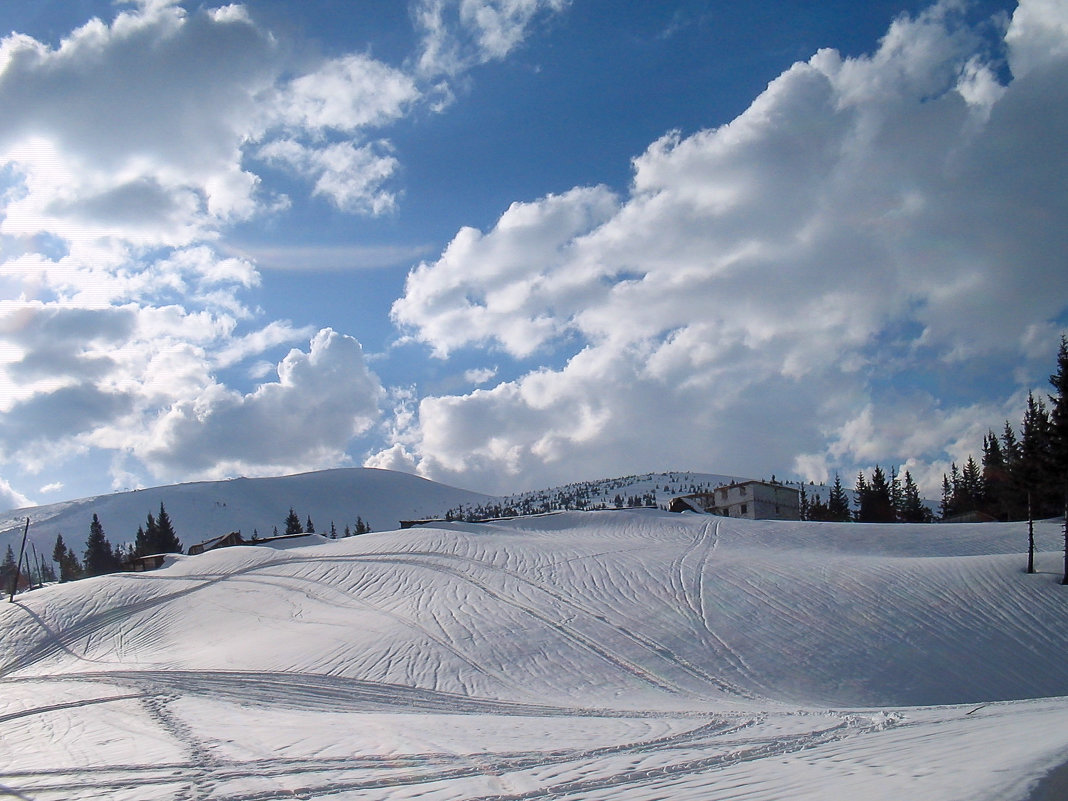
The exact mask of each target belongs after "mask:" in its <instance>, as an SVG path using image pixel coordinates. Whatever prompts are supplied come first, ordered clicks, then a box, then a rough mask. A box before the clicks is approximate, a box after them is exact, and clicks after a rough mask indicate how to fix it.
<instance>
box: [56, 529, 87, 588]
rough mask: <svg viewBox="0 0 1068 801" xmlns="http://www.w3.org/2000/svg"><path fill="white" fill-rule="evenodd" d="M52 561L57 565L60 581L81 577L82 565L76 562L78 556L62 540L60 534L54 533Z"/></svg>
mask: <svg viewBox="0 0 1068 801" xmlns="http://www.w3.org/2000/svg"><path fill="white" fill-rule="evenodd" d="M52 561H53V562H55V563H56V564H57V565H59V580H60V581H74V580H75V579H78V578H81V577H82V566H81V564H80V563H79V562H78V557H77V556H76V555H75V554H74V551H72V550H71V549H70V548H68V547H67V545H66V543H64V542H63V535H62V534H57V535H56V544H55V547H53V548H52Z"/></svg>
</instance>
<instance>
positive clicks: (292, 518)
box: [286, 506, 304, 536]
mask: <svg viewBox="0 0 1068 801" xmlns="http://www.w3.org/2000/svg"><path fill="white" fill-rule="evenodd" d="M303 533H304V526H302V525H301V523H300V518H299V517H297V513H296V512H294V511H293V507H292V506H290V507H289V514H288V515H286V535H287V536H289V535H293V534H303Z"/></svg>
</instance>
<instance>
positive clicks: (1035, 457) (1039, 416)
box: [1019, 392, 1060, 517]
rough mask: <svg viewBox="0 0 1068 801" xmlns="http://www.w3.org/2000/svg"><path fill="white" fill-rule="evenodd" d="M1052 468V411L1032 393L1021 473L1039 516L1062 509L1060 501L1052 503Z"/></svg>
mask: <svg viewBox="0 0 1068 801" xmlns="http://www.w3.org/2000/svg"><path fill="white" fill-rule="evenodd" d="M1049 468H1050V422H1049V412H1047V411H1046V404H1045V403H1043V402H1042V401H1041V400H1035V396H1034V394H1033V393H1030V392H1029V393H1027V408H1026V410H1025V411H1024V419H1023V430H1022V431H1021V435H1020V471H1019V472H1020V483H1021V485H1022V488H1023V490H1024V491H1025V492H1030V493H1031V497H1032V500H1033V502H1034V510H1035V515H1036V516H1037V517H1046V516H1048V515H1052V514H1056V513H1057V512H1058V511H1060V510H1059V509H1058V508H1057V507H1058V506H1059V504H1057V503H1056V502H1053V503H1051V498H1050V495H1051V493H1050V490H1051V484H1050V482H1049V474H1050V473H1049Z"/></svg>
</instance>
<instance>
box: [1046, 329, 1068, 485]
mask: <svg viewBox="0 0 1068 801" xmlns="http://www.w3.org/2000/svg"><path fill="white" fill-rule="evenodd" d="M1049 382H1050V384H1052V385H1053V390H1054V392H1053V394H1052V395H1050V396H1049V402H1050V410H1049V428H1048V432H1049V433H1048V436H1049V465H1050V472H1051V474H1052V477H1051V482H1052V483H1053V484H1054V486H1055V489H1060V491H1061V495H1062V496H1064V495H1068V337H1065V336H1062V337H1061V347H1060V350H1059V351H1058V353H1057V371H1056V372H1055V373H1053V375H1051V376H1050V377H1049Z"/></svg>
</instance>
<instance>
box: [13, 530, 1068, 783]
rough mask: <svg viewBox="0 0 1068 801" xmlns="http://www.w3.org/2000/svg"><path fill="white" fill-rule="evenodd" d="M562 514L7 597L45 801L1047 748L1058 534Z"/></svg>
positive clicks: (544, 779)
mask: <svg viewBox="0 0 1068 801" xmlns="http://www.w3.org/2000/svg"><path fill="white" fill-rule="evenodd" d="M1037 535H1038V543H1039V546H1040V553H1039V557H1038V562H1037V566H1038V569H1039V572H1038V573H1036V574H1035V575H1027V574H1025V573H1024V572H1023V567H1024V560H1023V557H1022V556H1021V554H1020V551H1021V549H1022V547H1024V546H1025V544H1026V526H1024V525H1020V524H1005V525H999V524H987V525H943V526H933V525H926V526H905V525H898V526H878V525H860V524H814V523H781V522H780V523H772V522H751V521H739V520H728V519H722V518H712V517H708V516H701V515H691V514H686V515H671V514H668V513H664V512H658V511H654V510H634V511H614V512H586V513H561V514H554V515H546V516H542V517H535V518H520V519H516V520H511V521H501V522H496V523H484V524H447V525H442V526H438V527H432V528H431V527H426V528H416V529H411V530H406V531H394V532H384V533H377V534H370V535H365V536H362V537H356V538H351V539H347V540H336V541H331V540H321V541H320V542H319V543H318V544H316V545H311V546H306V547H298V548H288V549H284V550H283V549H276V548H270V547H263V546H258V547H251V546H250V547H239V548H230V549H225V550H219V551H214V552H209V553H206V554H202V555H200V556H195V557H185V556H176V557H172V558H171V559H170V561H169V564H168V566H166V567H165V568H164V569H162V570H159V571H156V572H153V573H144V574H128V575H116V576H106V577H101V578H97V579H89V580H84V581H80V582H75V583H72V584H68V585H61V586H55V587H50V588H45V589H43V590H38V591H34V592H32V593H27V594H25V595H22V596H20V597H19V598H18V599H17V602H16V603H15V604H10V605H5V606H4V608H3V609H2V610H0V627H2V628H0V632H2V635H3V641H4V650H3V653H2V657H0V723H2V734H0V785H6V786H7V787H9V788H11V789H12V791H13V792H16V793H19V794H21V795H22V796H24V797H32V798H36V799H52V798H56V799H59V798H123V799H125V798H129V799H135V798H136V799H146V798H174V797H190V798H192V797H196V798H210V799H229V800H230V801H239V800H240V801H251V799H272V798H290V797H293V796H294V795H297V796H299V797H303V798H320V797H321V798H353V799H355V798H361V799H365V798H390V799H394V798H415V797H419V798H434V799H446V798H449V799H453V798H464V799H472V798H482V799H489V798H493V799H527V798H531V799H533V798H575V799H590V798H613V799H627V800H630V799H654V798H664V797H671V798H673V799H691V798H692V799H701V800H702V801H705V800H706V799H713V798H743V797H744V798H751V799H779V798H786V797H790V798H813V799H815V798H827V797H843V798H845V797H848V798H855V799H877V798H900V797H909V798H931V799H951V798H960V799H965V798H967V799H976V798H991V799H995V798H996V799H1012V798H1020V799H1022V798H1026V797H1027V794H1028V792H1029V788H1030V786H1031V785H1032V784H1033V783H1034V781H1035V780H1036V779H1037V778H1038V777H1040V776H1041V775H1042V774H1043V773H1044V772H1046V771H1047V770H1048V769H1050V768H1052V767H1054V766H1055V765H1056V764H1058V762H1059V761H1063V759H1064V757H1065V756H1068V726H1065V725H1064V723H1063V721H1064V719H1065V715H1066V714H1068V698H1066V696H1068V659H1066V656H1068V627H1066V626H1065V625H1064V621H1065V620H1068V588H1065V587H1061V586H1060V584H1059V579H1060V574H1059V572H1058V568H1059V566H1060V558H1061V554H1060V553H1059V552H1058V548H1059V546H1060V536H1061V535H1060V527H1059V524H1057V523H1055V522H1048V523H1041V524H1039V525H1038V528H1037Z"/></svg>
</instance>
